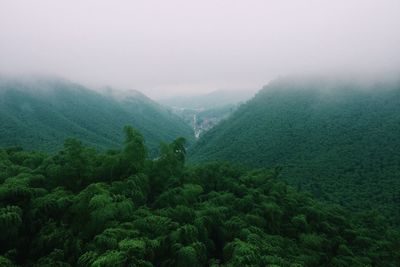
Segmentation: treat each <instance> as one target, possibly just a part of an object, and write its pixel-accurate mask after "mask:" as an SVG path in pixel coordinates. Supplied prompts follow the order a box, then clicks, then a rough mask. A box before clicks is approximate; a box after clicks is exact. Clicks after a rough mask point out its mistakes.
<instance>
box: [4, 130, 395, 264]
mask: <svg viewBox="0 0 400 267" xmlns="http://www.w3.org/2000/svg"><path fill="white" fill-rule="evenodd" d="M124 136H125V139H124V142H123V145H122V148H121V149H114V150H107V151H98V150H96V149H94V148H91V147H87V146H85V145H83V143H82V142H81V141H79V140H76V139H68V140H66V141H65V143H64V146H63V148H61V149H60V150H59V151H58V152H57V153H53V154H47V153H43V152H37V151H36V152H35V151H25V150H23V149H21V148H18V147H9V148H3V149H1V150H0V255H2V256H0V266H4V267H11V266H63V267H64V266H65V267H67V266H93V267H100V266H113V267H119V266H121V267H122V266H149V267H150V266H164V267H167V266H182V267H183V266H191V267H196V266H288V267H289V266H290V267H300V266H398V263H399V262H400V250H399V247H400V233H399V232H398V231H397V230H396V229H394V228H392V227H391V226H390V225H389V224H388V221H387V220H386V219H385V218H384V217H382V215H380V214H379V213H377V212H374V211H368V210H366V211H364V212H359V213H353V212H350V211H348V210H346V209H344V208H343V207H341V206H338V205H334V204H327V203H323V202H320V201H318V200H315V199H314V198H313V197H312V196H311V195H310V194H306V193H302V192H299V191H297V190H296V189H295V188H293V187H291V186H288V185H286V184H285V183H284V182H283V181H282V180H281V179H279V178H278V177H279V175H280V172H281V171H282V169H281V168H279V167H277V168H271V169H247V168H242V167H238V166H237V165H230V164H227V163H210V164H200V165H196V166H191V165H187V163H186V145H185V139H184V138H178V139H176V140H174V141H172V142H170V143H162V144H161V145H160V149H159V151H160V153H159V155H158V156H157V157H156V158H151V157H150V156H149V151H148V148H147V147H146V145H145V141H144V138H143V136H142V134H141V133H140V132H139V131H137V130H135V129H134V128H132V127H130V126H126V127H125V128H124Z"/></svg>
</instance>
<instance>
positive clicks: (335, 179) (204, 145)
mask: <svg viewBox="0 0 400 267" xmlns="http://www.w3.org/2000/svg"><path fill="white" fill-rule="evenodd" d="M399 133H400V85H399V83H398V82H393V81H391V82H368V83H367V82H360V81H355V80H351V79H339V80H336V79H328V78H324V77H322V78H321V77H320V78H294V79H281V80H277V81H275V82H272V83H270V84H269V85H268V86H266V87H265V88H263V90H261V91H260V92H259V93H258V94H257V95H256V96H255V97H254V98H253V99H252V100H250V101H249V102H248V103H246V104H245V105H242V106H241V107H240V108H239V109H238V110H237V111H236V112H235V113H234V114H233V115H232V116H231V117H230V118H228V119H227V120H225V121H223V122H221V123H220V124H219V125H217V126H216V127H215V128H213V129H212V130H210V131H209V132H208V133H206V134H205V135H204V136H203V138H200V140H199V141H198V143H196V145H195V146H194V147H193V148H192V149H191V151H190V153H189V154H190V161H191V162H204V161H212V160H222V161H225V160H227V161H231V162H236V163H242V164H245V165H250V166H259V167H260V166H261V167H264V166H281V167H283V170H282V174H281V178H282V179H284V180H286V181H288V182H289V183H290V184H292V185H294V186H296V187H298V188H301V189H305V190H309V191H311V192H312V193H313V194H314V195H316V196H317V197H319V198H322V199H325V200H331V201H334V202H337V203H340V204H343V205H345V206H348V207H351V208H354V209H357V210H363V209H368V208H371V207H372V208H378V209H380V210H382V211H384V212H385V214H386V215H388V216H390V217H391V218H392V219H393V220H394V221H396V222H397V223H400V216H399V214H400V209H399V208H398V206H399V204H400V134H399Z"/></svg>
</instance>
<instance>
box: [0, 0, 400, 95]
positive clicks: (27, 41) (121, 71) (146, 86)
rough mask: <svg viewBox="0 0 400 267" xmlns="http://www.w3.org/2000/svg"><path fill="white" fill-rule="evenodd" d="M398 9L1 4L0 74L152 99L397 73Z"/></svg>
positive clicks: (227, 0)
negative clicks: (289, 79)
mask: <svg viewBox="0 0 400 267" xmlns="http://www.w3.org/2000/svg"><path fill="white" fill-rule="evenodd" d="M399 12H400V1H398V0H393V1H387V0H376V1H371V0H359V1H354V0H335V1H328V0H315V1H313V0H304V1H296V0H293V1H282V0H279V1H278V0H277V1H265V0H264V1H252V0H249V1H234V0H220V1H210V0H203V1H190V0H182V1H176V0H171V1H149V0H147V1H119V0H114V1H111V0H110V1H99V0H87V1H85V0H79V1H73V0H68V1H67V0H65V1H61V0H60V1H54V0H43V1H42V0H36V1H20V0H1V1H0V73H1V74H5V75H10V74H12V75H16V74H17V75H19V74H24V75H26V74H40V75H56V76H60V77H64V78H66V79H71V80H73V81H76V82H80V83H83V84H85V85H89V86H92V87H102V86H106V85H107V86H112V87H114V88H120V89H135V90H139V91H142V92H144V93H145V94H148V95H149V96H151V97H153V98H163V97H167V96H172V95H177V94H184V95H187V94H195V93H196V94H198V93H206V92H210V91H213V90H217V89H224V90H239V89H252V90H254V88H261V87H262V86H263V85H264V84H266V83H267V82H268V81H270V80H271V79H273V78H275V77H277V76H283V75H287V74H292V73H314V72H318V73H330V72H343V73H346V72H357V73H365V74H366V75H367V74H368V73H388V72H394V73H398V70H399V69H400V68H399V67H400V53H399V48H400V30H399V29H400V16H399Z"/></svg>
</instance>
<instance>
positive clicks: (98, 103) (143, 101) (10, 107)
mask: <svg viewBox="0 0 400 267" xmlns="http://www.w3.org/2000/svg"><path fill="white" fill-rule="evenodd" d="M126 124H134V125H135V126H136V127H137V128H138V129H140V131H141V132H142V133H143V135H144V136H145V137H146V142H147V145H148V146H149V148H150V150H151V152H152V153H153V154H155V153H156V152H155V150H156V149H157V148H158V144H159V142H161V141H172V140H174V139H175V138H177V137H178V136H184V137H185V138H187V139H188V141H189V143H190V141H191V140H192V138H193V137H192V136H193V131H192V130H191V128H190V127H189V126H188V125H187V124H186V123H185V122H184V121H183V120H182V119H180V118H179V117H178V116H176V115H174V114H173V113H172V112H171V111H169V110H167V109H166V108H163V107H162V106H160V105H158V104H157V103H155V102H154V101H152V100H150V99H149V98H147V97H146V96H144V95H142V94H141V93H139V92H136V91H135V92H131V93H130V94H124V95H113V94H112V91H110V92H106V93H104V94H100V93H97V92H94V91H92V90H89V89H88V88H85V87H83V86H81V85H79V84H75V83H72V82H69V81H65V80H61V79H57V78H31V79H30V78H26V79H23V78H5V77H3V78H2V77H0V125H1V127H0V144H1V145H2V146H22V147H23V148H25V149H34V150H42V151H56V150H57V149H59V148H61V147H62V144H63V140H65V139H66V138H69V137H76V138H79V139H80V140H82V141H83V142H84V143H85V144H89V145H91V146H95V147H97V148H102V149H105V148H114V147H117V146H119V145H120V143H121V141H122V139H123V136H122V134H121V131H120V129H121V128H122V127H123V126H124V125H126Z"/></svg>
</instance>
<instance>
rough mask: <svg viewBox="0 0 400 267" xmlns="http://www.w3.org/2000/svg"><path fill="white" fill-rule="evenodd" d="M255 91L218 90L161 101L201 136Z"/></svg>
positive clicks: (195, 133) (196, 134)
mask: <svg viewBox="0 0 400 267" xmlns="http://www.w3.org/2000/svg"><path fill="white" fill-rule="evenodd" d="M254 94H255V91H252V90H247V91H244V90H242V91H224V90H218V91H214V92H211V93H208V94H204V95H197V96H182V97H173V98H169V99H161V100H159V102H160V103H161V104H163V105H165V106H168V107H169V108H171V110H172V111H173V112H174V113H175V114H176V115H178V116H179V117H181V118H182V119H183V120H184V121H185V122H186V123H187V124H188V125H190V127H191V128H192V129H193V132H194V136H195V137H196V138H199V136H201V135H203V134H204V133H205V132H207V131H209V130H210V129H212V128H213V127H214V126H215V125H217V124H218V123H219V122H220V121H221V120H223V119H226V118H227V117H229V116H230V115H231V114H232V113H233V111H235V110H236V109H237V107H238V106H239V105H240V104H241V103H243V102H245V101H247V100H248V99H250V98H251V97H252V96H253V95H254Z"/></svg>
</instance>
